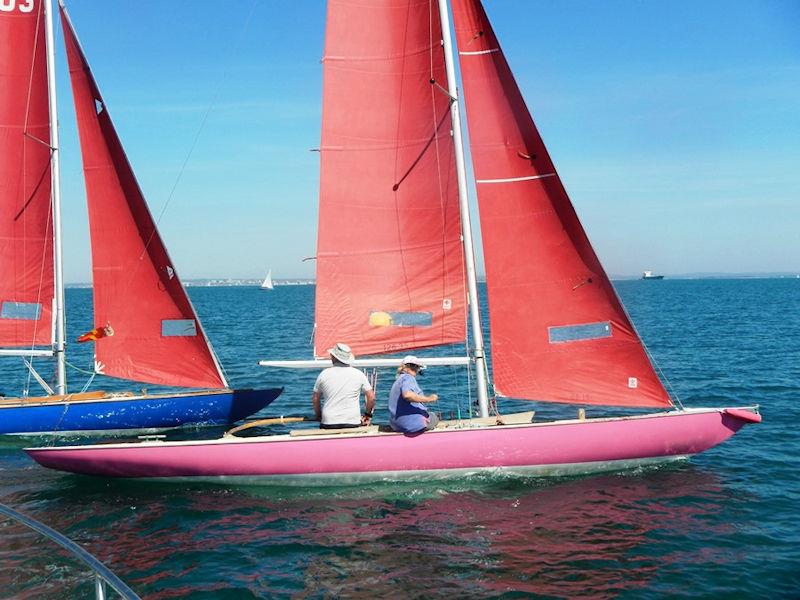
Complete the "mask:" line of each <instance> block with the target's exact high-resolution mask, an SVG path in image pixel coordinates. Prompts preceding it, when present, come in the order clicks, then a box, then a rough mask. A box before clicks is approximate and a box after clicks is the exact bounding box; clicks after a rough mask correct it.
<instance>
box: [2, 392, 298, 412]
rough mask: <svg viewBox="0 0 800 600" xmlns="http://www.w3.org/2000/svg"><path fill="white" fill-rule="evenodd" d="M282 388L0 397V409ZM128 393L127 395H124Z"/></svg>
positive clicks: (156, 398)
mask: <svg viewBox="0 0 800 600" xmlns="http://www.w3.org/2000/svg"><path fill="white" fill-rule="evenodd" d="M278 389H283V388H277V387H275V388H263V389H261V388H259V389H256V388H243V389H236V390H234V389H232V388H219V389H205V390H195V391H181V392H172V393H171V392H158V393H155V394H148V393H145V394H141V393H139V394H136V393H133V392H104V393H105V395H104V396H96V395H92V396H91V397H81V396H82V394H81V393H76V394H64V395H61V396H36V397H34V398H18V397H17V398H15V397H11V398H9V397H5V398H0V410H2V409H6V408H22V407H24V408H33V407H37V406H52V405H54V404H91V403H103V404H107V403H109V402H137V401H140V400H160V399H162V398H185V397H187V396H212V395H217V394H234V393H242V392H249V391H271V390H278ZM86 394H97V392H86ZM126 394H128V395H126Z"/></svg>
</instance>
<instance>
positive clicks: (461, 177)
mask: <svg viewBox="0 0 800 600" xmlns="http://www.w3.org/2000/svg"><path fill="white" fill-rule="evenodd" d="M438 2H439V20H440V22H441V24H442V45H443V46H444V63H445V69H446V71H447V91H448V94H450V98H451V100H450V118H451V119H452V123H453V145H454V146H455V155H456V174H457V175H458V204H459V208H460V211H461V231H462V236H461V237H462V241H463V243H464V260H465V263H466V265H465V266H466V269H467V290H468V294H469V315H470V324H471V327H472V339H473V342H474V344H475V348H474V350H473V352H474V356H475V374H476V386H477V393H478V407H479V408H480V413H481V417H488V416H489V393H488V389H487V376H486V374H487V369H486V356H485V353H484V349H483V331H482V330H481V316H480V303H479V300H478V279H477V276H476V272H475V249H474V248H473V245H472V225H471V223H470V215H469V201H468V197H467V172H466V168H465V167H464V142H463V140H462V138H461V117H460V114H459V110H458V87H457V86H456V72H455V61H454V58H453V42H452V39H451V37H450V13H449V11H448V6H447V0H438Z"/></svg>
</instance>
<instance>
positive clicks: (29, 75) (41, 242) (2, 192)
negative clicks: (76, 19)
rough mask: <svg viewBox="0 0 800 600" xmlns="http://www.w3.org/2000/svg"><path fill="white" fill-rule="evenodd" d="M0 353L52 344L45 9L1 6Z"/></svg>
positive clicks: (41, 6)
mask: <svg viewBox="0 0 800 600" xmlns="http://www.w3.org/2000/svg"><path fill="white" fill-rule="evenodd" d="M0 13H1V16H2V17H3V18H2V19H0V348H2V347H14V348H19V347H25V346H28V347H31V346H34V345H48V346H49V345H51V344H52V343H53V292H54V283H53V225H52V224H53V220H52V213H51V208H52V205H51V202H50V196H51V194H50V191H51V168H50V115H49V109H48V99H47V61H46V47H45V18H44V4H43V3H42V2H38V1H37V2H35V3H34V2H33V1H32V0H25V1H20V2H0Z"/></svg>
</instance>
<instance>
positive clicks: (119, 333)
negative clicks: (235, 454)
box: [61, 9, 226, 388]
mask: <svg viewBox="0 0 800 600" xmlns="http://www.w3.org/2000/svg"><path fill="white" fill-rule="evenodd" d="M61 17H62V19H61V23H62V25H63V28H64V38H65V42H66V46H67V58H68V60H69V71H70V76H71V78H72V92H73V96H74V99H75V112H76V114H77V120H78V132H79V134H80V142H81V150H82V153H83V172H84V177H85V180H86V197H87V202H88V205H89V230H90V234H91V241H92V274H93V278H94V315H95V326H97V327H102V328H105V329H107V330H108V331H109V333H107V334H106V335H104V336H102V337H100V338H98V339H97V340H96V341H95V361H96V366H95V368H96V369H97V371H98V372H99V373H102V374H104V375H111V376H114V377H121V378H124V379H131V380H134V381H141V382H147V383H155V384H163V385H172V386H185V387H208V388H220V387H225V385H226V384H225V380H224V377H223V376H222V373H221V372H220V370H219V367H218V365H217V362H216V359H215V357H214V355H213V353H212V351H211V348H210V347H209V345H208V341H207V340H206V337H205V334H204V333H203V330H202V329H201V327H200V323H199V321H198V319H197V316H196V315H195V312H194V309H193V308H192V305H191V303H190V302H189V298H188V296H187V295H186V291H185V290H184V289H183V286H182V285H181V282H180V280H179V279H178V275H177V273H176V272H175V269H174V267H173V265H172V261H171V260H170V258H169V256H168V255H167V251H166V249H165V248H164V244H163V242H162V241H161V237H160V236H159V234H158V231H157V230H156V226H155V223H154V222H153V218H152V216H151V215H150V211H149V210H148V208H147V204H146V203H145V200H144V197H143V196H142V192H141V190H140V189H139V185H138V183H137V182H136V178H135V177H134V174H133V171H132V169H131V166H130V164H129V163H128V159H127V157H126V156H125V152H124V150H123V149H122V145H121V143H120V140H119V138H118V137H117V133H116V131H115V130H114V126H113V124H112V122H111V118H110V117H109V114H108V110H107V109H106V106H105V104H104V103H103V98H102V96H101V95H100V92H99V90H98V88H97V84H96V83H95V81H94V78H93V77H92V74H91V71H90V70H89V66H88V64H87V62H86V58H85V56H84V55H83V52H82V50H81V48H80V46H79V44H78V41H77V38H76V36H75V32H74V31H73V29H72V25H71V24H70V22H69V19H68V17H67V16H66V13H65V12H64V11H63V9H62V12H61Z"/></svg>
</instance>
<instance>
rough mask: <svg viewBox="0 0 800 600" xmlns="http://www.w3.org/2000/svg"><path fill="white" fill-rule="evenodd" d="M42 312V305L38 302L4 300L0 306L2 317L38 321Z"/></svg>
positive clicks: (0, 317) (0, 315) (0, 316)
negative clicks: (0, 306)
mask: <svg viewBox="0 0 800 600" xmlns="http://www.w3.org/2000/svg"><path fill="white" fill-rule="evenodd" d="M41 314H42V305H41V304H39V303H38V302H3V307H2V308H0V319H20V320H27V321H38V320H39V317H40V316H41Z"/></svg>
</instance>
